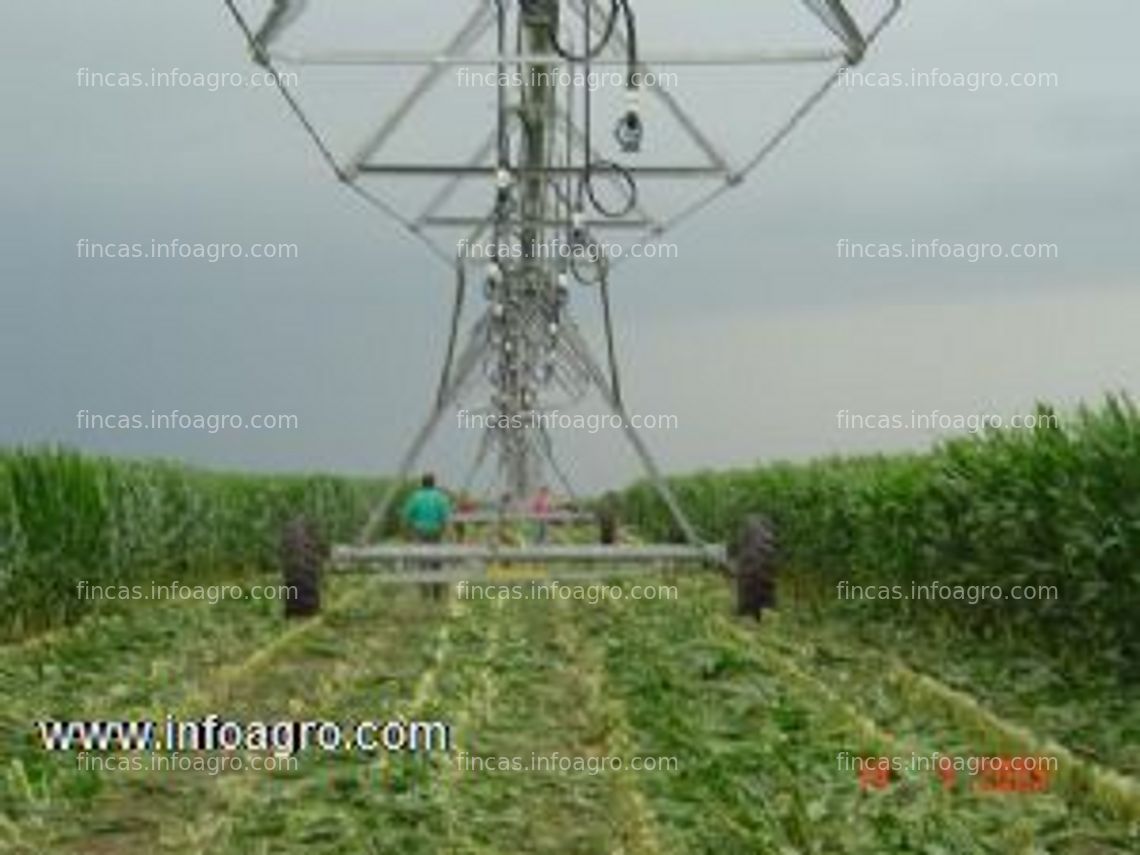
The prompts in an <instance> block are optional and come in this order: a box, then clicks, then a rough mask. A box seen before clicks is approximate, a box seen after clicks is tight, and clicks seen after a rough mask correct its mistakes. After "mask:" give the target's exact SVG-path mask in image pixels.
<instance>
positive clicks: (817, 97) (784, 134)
mask: <svg viewBox="0 0 1140 855" xmlns="http://www.w3.org/2000/svg"><path fill="white" fill-rule="evenodd" d="M901 9H902V0H892V3H891V7H890V8H889V9H888V10H887V11H886V12H885V13H883V16H882V17H881V18H879V20H878V21H877V22H876V23H875V25H874V26H873V27H871V29H870V30H869V31H868V33H867V37H866V45H867V46H870V44H871V43H872V42H874V41H875V39H877V38H878V36H879V34H880V33H881V32H882V31H883V30H884V29H885V28H886V27H887V25H888V24H890V22H891V21H892V20H893V19H894V17H895V16H896V15H897V14H898V13H899V11H900V10H901ZM853 64H854V62H853V61H852V60H851V59H850V58H848V57H847V56H846V55H844V56H843V61H842V62H841V63H840V64H839V65H838V66H837V67H836V68H835V69H834V70H833V71H832V72H831V73H830V74H829V75H828V76H827V78H826V79H825V80H824V81H823V83H822V84H820V86H819V87H818V88H817V89H815V91H813V92H812V93H811V94H810V95H808V97H807V98H806V99H804V101H803V103H801V104H800V106H799V107H798V108H797V109H796V111H795V112H794V113H792V115H791V117H790V118H789V119H788V120H787V121H786V122H784V124H783V125H781V126H780V127H779V128H778V129H777V130H776V131H775V133H773V134H772V135H771V136H770V137H769V138H768V139H767V140H766V141H765V142H764V144H763V145H762V146H761V147H760V150H759V151H758V152H757V153H756V154H755V155H753V156H752V158H751V159H750V160H749V161H748V162H747V163H746V164H745V165H744V167H743V168H742V169H741V170H740V171H739V172H737V173H735V174H733V175H730V176H729V180H728V181H727V182H726V183H725V184H724V185H722V186H720V187H717V188H715V189H714V190H712V191H711V192H709V193H707V194H705V195H704V196H702V197H701V198H699V199H697V200H696V201H695V202H693V203H692V204H691V205H689V206H687V207H686V208H684V209H682V210H681V211H679V212H677V213H676V214H674V215H673V216H672V217H670V218H669V219H668V220H667V221H666V222H665V223H664V224H662V225H660V226H658V227H657V228H655V229H650V230H649V231H647V232H646V233H645V234H644V235H642V236H641V237H642V238H648V237H660V236H661V235H663V234H665V233H666V232H668V231H671V230H672V229H674V228H676V227H677V226H679V225H680V224H681V223H683V222H685V221H687V220H689V219H690V218H692V217H693V216H695V215H697V214H699V213H701V212H702V211H704V210H705V209H706V208H707V207H709V206H710V205H711V204H712V203H713V202H715V201H716V200H717V199H719V198H720V197H721V196H722V195H724V194H725V193H727V192H728V191H730V190H732V189H733V188H735V187H739V186H740V185H741V184H743V183H744V181H745V180H746V179H747V178H748V177H749V176H750V175H751V174H752V173H753V172H755V171H756V169H757V168H758V167H759V166H760V165H761V164H762V163H763V162H764V161H765V160H767V159H768V157H769V156H770V155H771V154H772V152H774V151H775V150H776V149H777V148H779V146H780V144H781V143H782V142H783V141H784V140H785V139H787V138H788V136H789V135H791V133H792V131H794V130H795V129H796V128H797V127H799V124H800V122H802V121H803V120H804V118H806V117H807V115H808V114H809V113H810V112H811V111H812V110H813V109H815V108H816V107H817V106H818V105H819V103H820V101H822V100H823V98H824V96H826V95H827V94H828V92H830V91H831V90H832V88H834V86H835V85H836V84H837V83H838V82H839V80H840V79H841V78H842V77H843V74H844V73H845V72H846V71H847V70H848V69H849V68H850V67H851V66H852V65H853ZM626 260H628V256H627V257H626V258H619V259H617V260H616V261H614V262H613V264H612V265H611V267H617V266H618V265H619V264H622V263H623V262H625V261H626Z"/></svg>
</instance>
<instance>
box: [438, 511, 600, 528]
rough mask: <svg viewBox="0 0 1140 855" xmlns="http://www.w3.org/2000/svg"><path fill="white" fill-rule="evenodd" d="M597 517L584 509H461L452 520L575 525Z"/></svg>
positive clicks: (460, 521) (458, 521) (481, 522)
mask: <svg viewBox="0 0 1140 855" xmlns="http://www.w3.org/2000/svg"><path fill="white" fill-rule="evenodd" d="M595 519H596V517H595V516H594V515H593V514H589V513H584V512H582V511H551V512H550V513H548V514H535V513H526V512H524V511H507V512H505V513H500V512H498V511H461V512H459V513H457V514H455V515H454V516H453V517H452V518H451V521H452V522H455V523H472V524H476V525H478V524H483V523H498V522H548V523H551V524H552V525H573V524H574V523H590V522H593V521H594V520H595Z"/></svg>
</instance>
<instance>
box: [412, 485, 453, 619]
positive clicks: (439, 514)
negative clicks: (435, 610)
mask: <svg viewBox="0 0 1140 855" xmlns="http://www.w3.org/2000/svg"><path fill="white" fill-rule="evenodd" d="M451 513H452V509H451V500H450V499H449V498H448V497H447V494H446V493H444V492H443V490H441V489H439V488H438V487H437V486H436V484H435V476H434V475H432V474H431V473H428V474H427V475H424V477H423V479H422V480H421V481H420V486H419V489H417V490H416V491H415V492H413V493H412V495H411V496H409V497H408V500H407V501H406V502H405V503H404V509H403V513H402V514H401V516H402V518H403V521H404V526H405V527H406V528H407V530H408V532H409V533H410V534H411V535H412V537H413V538H414V539H415V540H416V541H417V542H419V543H439V542H440V541H442V540H443V535H444V533H445V532H446V531H447V526H448V524H449V523H450V522H451ZM429 566H430V567H431V569H433V570H438V569H440V564H439V563H438V562H433V563H432V564H431V565H429ZM431 595H432V597H433V598H434V599H437V600H438V599H439V598H440V597H441V596H442V595H443V585H432V586H431Z"/></svg>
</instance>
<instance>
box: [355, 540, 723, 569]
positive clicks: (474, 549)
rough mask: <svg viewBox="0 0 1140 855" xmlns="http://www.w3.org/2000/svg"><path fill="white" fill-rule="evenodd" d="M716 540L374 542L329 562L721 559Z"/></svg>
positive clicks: (541, 562)
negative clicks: (507, 543) (694, 542)
mask: <svg viewBox="0 0 1140 855" xmlns="http://www.w3.org/2000/svg"><path fill="white" fill-rule="evenodd" d="M725 557H726V555H725V548H724V547H723V546H720V545H711V544H707V545H706V544H701V545H698V546H689V545H686V544H679V543H665V544H649V545H639V544H592V543H587V544H548V545H537V544H536V545H532V546H496V545H494V544H481V543H478V544H470V543H440V544H423V543H409V544H377V545H373V546H336V547H333V552H332V563H333V564H334V565H339V566H344V565H349V564H357V563H370V564H407V563H420V564H423V563H429V562H445V563H464V562H486V563H492V564H524V563H535V564H547V563H570V564H630V563H639V564H642V563H649V564H652V563H657V562H673V561H676V562H697V563H702V562H711V563H717V562H721V561H723V560H725Z"/></svg>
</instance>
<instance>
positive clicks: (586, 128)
mask: <svg viewBox="0 0 1140 855" xmlns="http://www.w3.org/2000/svg"><path fill="white" fill-rule="evenodd" d="M614 2H615V4H619V3H620V4H623V5H625V6H626V7H627V8H628V0H614ZM592 9H593V3H592V2H591V0H586V10H585V15H584V20H585V46H586V54H585V58H584V59H583V63H584V65H585V71H586V78H587V80H589V77H590V60H591V58H592V57H593V56H594V55H595V54H594V53H593V52H592V50H591V47H590V42H591V39H592V36H593V30H592V28H591V25H592V18H591V10H592ZM590 95H591V93H590V87H589V86H588V85H587V86H586V87H585V92H584V93H583V96H582V97H583V101H584V111H585V118H584V121H583V128H582V133H583V134H584V135H585V138H586V154H585V163H584V166H583V177H582V184H581V186H579V188H578V195H579V207H581V197H582V195H583V193H584V194H585V196H586V197H588V198H589V200H590V204H592V205H593V206H594V209H595V210H596V211H597V212H598V213H599V214H601V215H602V216H603V217H608V218H610V219H618V218H620V217H624V216H625V215H626V214H628V213H629V212H630V211H632V210H633V209H634V208H635V207H637V199H638V192H637V180H636V179H635V178H634V177H633V173H632V172H630V171H629V170H628V169H626V168H625V167H623V166H620V165H618V164H616V163H613V162H611V161H599V165H603V166H605V167H606V168H607V169H609V170H612V171H614V172H617V173H618V175H619V176H621V178H622V179H623V180H624V181H625V183H626V186H627V187H628V189H629V194H628V196H627V198H626V204H625V205H624V206H623V207H620V208H607V207H606V206H605V205H604V204H603V203H602V202H601V200H600V199H599V198H598V194H597V191H596V190H595V188H594V165H595V164H594V160H593V148H594V134H593V113H594V110H593V99H592V98H591V97H590ZM579 281H581V280H580V278H579Z"/></svg>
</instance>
